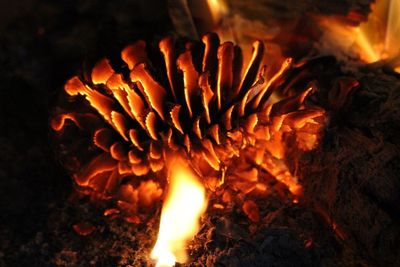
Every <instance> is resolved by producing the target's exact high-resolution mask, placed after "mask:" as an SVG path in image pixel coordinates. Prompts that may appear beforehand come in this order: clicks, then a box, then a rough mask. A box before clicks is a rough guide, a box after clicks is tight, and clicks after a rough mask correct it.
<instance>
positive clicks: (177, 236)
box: [151, 159, 206, 267]
mask: <svg viewBox="0 0 400 267" xmlns="http://www.w3.org/2000/svg"><path fill="white" fill-rule="evenodd" d="M170 170H171V173H170V176H171V177H170V184H169V190H168V195H167V198H166V200H165V202H164V206H163V209H162V214H161V221H160V229H159V233H158V238H157V242H156V244H155V246H154V248H153V251H152V253H151V257H152V259H154V260H156V261H157V264H156V266H158V267H161V266H174V265H175V262H186V261H187V255H186V251H185V247H186V244H187V242H188V241H189V240H190V238H192V237H193V236H194V235H195V234H196V233H197V231H198V230H199V222H198V221H199V218H200V216H201V214H203V213H204V211H205V209H206V197H205V188H204V186H203V185H202V183H201V182H200V181H199V180H198V178H197V176H196V175H195V174H194V173H193V171H191V170H190V168H189V167H188V166H187V164H186V163H185V162H184V161H183V160H181V159H177V160H175V161H174V163H173V164H172V165H171V168H170Z"/></svg>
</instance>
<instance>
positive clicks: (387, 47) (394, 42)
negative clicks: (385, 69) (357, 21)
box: [356, 0, 400, 71]
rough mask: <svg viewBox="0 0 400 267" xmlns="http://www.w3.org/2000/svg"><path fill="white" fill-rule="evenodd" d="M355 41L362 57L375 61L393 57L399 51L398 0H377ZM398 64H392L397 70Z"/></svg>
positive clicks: (399, 24)
mask: <svg viewBox="0 0 400 267" xmlns="http://www.w3.org/2000/svg"><path fill="white" fill-rule="evenodd" d="M358 30H359V31H358V35H357V40H356V43H357V44H358V46H359V47H360V48H361V49H362V56H363V59H364V60H365V61H367V62H370V63H372V62H376V61H378V60H382V59H393V58H395V57H396V56H398V55H399V53H400V46H399V43H400V0H378V1H377V2H376V4H375V5H374V6H372V13H371V14H370V15H369V17H368V21H367V22H365V23H362V24H361V25H360V27H359V29H358ZM399 67H400V66H399V65H395V66H393V68H394V69H395V70H396V71H397V70H398V69H399Z"/></svg>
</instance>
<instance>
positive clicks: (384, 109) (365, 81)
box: [300, 63, 400, 266]
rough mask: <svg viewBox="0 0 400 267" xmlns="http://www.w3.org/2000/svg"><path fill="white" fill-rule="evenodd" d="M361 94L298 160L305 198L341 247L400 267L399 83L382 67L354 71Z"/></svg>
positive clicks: (355, 94) (380, 263)
mask: <svg viewBox="0 0 400 267" xmlns="http://www.w3.org/2000/svg"><path fill="white" fill-rule="evenodd" d="M356 75H358V76H359V77H358V79H359V81H360V88H359V89H358V90H357V91H356V92H355V93H354V95H353V100H352V102H351V105H349V106H348V107H347V109H346V110H345V111H344V112H343V113H342V114H338V116H340V117H339V118H336V120H335V121H336V122H335V123H333V124H331V125H330V127H329V128H328V129H327V131H326V140H325V142H324V146H322V147H321V148H320V149H319V150H318V151H317V152H316V156H315V157H313V158H312V159H311V158H307V159H306V158H303V160H301V162H302V163H301V164H300V166H302V167H301V170H300V172H301V173H302V176H303V177H304V186H305V195H307V196H308V197H309V198H310V199H311V203H312V204H313V205H314V206H315V207H318V209H319V210H324V211H323V212H321V214H322V216H324V217H325V218H326V219H327V220H328V221H330V223H331V224H333V223H334V224H335V225H334V227H338V228H340V229H341V231H342V232H341V235H342V237H341V238H343V241H342V242H343V243H344V244H346V245H347V246H349V247H352V248H353V249H355V250H357V251H358V253H360V254H363V255H364V257H366V258H370V259H371V262H374V264H377V265H379V266H384V265H390V266H395V265H396V266H397V265H399V264H400V257H399V255H400V254H399V248H400V246H399V244H400V217H399V211H400V209H399V207H400V205H399V204H400V178H399V173H400V167H399V166H400V79H399V76H398V75H396V74H394V73H390V71H387V70H385V66H384V65H383V64H382V63H378V64H375V65H371V66H367V67H363V68H360V69H359V70H358V73H357V74H356Z"/></svg>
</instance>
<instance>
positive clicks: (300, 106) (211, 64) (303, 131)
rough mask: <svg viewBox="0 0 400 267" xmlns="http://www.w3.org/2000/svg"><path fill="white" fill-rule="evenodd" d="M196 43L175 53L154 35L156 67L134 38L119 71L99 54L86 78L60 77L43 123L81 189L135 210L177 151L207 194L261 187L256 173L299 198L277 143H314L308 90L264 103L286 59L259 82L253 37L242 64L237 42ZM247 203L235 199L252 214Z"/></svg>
mask: <svg viewBox="0 0 400 267" xmlns="http://www.w3.org/2000/svg"><path fill="white" fill-rule="evenodd" d="M202 41H203V44H202V46H201V48H200V49H199V48H198V47H200V45H199V44H188V45H186V50H185V51H183V52H181V53H180V52H179V51H178V49H177V48H175V43H174V40H173V39H172V38H170V37H168V38H165V39H163V40H161V41H160V43H159V51H160V52H161V53H160V54H161V55H162V56H163V58H164V61H163V63H162V64H160V63H156V62H159V61H151V60H150V58H149V57H148V56H147V54H146V45H145V43H144V42H143V41H138V42H136V43H134V44H133V45H130V46H128V47H127V48H125V49H124V50H123V51H122V54H121V57H122V59H123V60H124V61H125V62H126V64H127V66H128V68H129V70H130V74H129V75H124V74H122V73H118V72H116V71H114V69H113V67H112V66H111V64H110V62H109V61H108V60H106V59H104V60H101V61H100V62H99V63H98V64H96V65H95V67H94V68H93V70H92V72H91V75H90V78H89V79H82V78H79V77H78V76H75V77H73V78H71V79H70V80H69V81H68V82H67V83H66V85H65V88H64V89H65V92H66V93H67V96H68V99H69V100H70V103H69V105H68V106H67V107H64V108H60V109H59V110H58V111H57V112H56V115H54V117H53V119H52V121H51V126H52V128H53V129H54V131H56V132H57V135H58V137H59V144H60V146H59V148H60V151H61V155H64V157H63V158H64V159H66V160H65V164H66V165H67V166H68V167H69V169H71V170H72V171H73V177H74V180H75V182H76V183H77V185H78V186H80V187H82V188H83V189H85V190H84V191H85V192H86V193H88V194H89V195H91V196H92V197H96V198H99V197H100V198H102V199H110V198H111V199H113V200H114V201H116V202H117V203H118V206H119V208H120V209H121V210H123V211H125V212H127V213H128V214H140V213H141V211H143V209H144V208H148V207H150V206H151V205H152V204H153V203H154V202H155V201H157V200H159V199H160V198H161V196H162V192H163V188H164V186H165V184H166V177H167V175H166V172H164V169H165V166H168V164H166V163H167V162H169V160H170V158H171V157H172V156H173V155H176V154H179V155H180V156H183V157H184V158H186V160H187V161H188V162H189V164H190V166H191V167H192V168H193V170H194V171H195V172H196V173H197V174H198V175H199V176H200V177H202V179H203V181H204V184H205V185H206V186H207V187H208V189H211V190H215V189H216V188H217V187H218V186H221V185H223V184H226V183H229V184H230V185H232V186H233V188H234V189H235V190H239V191H242V192H250V191H252V190H254V189H255V188H258V189H259V188H265V185H264V186H263V182H262V181H259V179H258V173H259V172H265V171H266V172H268V173H270V174H271V175H272V176H273V177H275V179H277V180H278V181H280V182H282V183H283V184H285V185H286V186H287V187H288V189H289V190H290V191H291V192H292V193H293V194H295V195H298V194H300V192H301V186H300V184H299V182H298V181H297V178H296V177H295V175H293V174H291V173H290V172H289V170H288V168H287V167H286V165H285V158H286V148H285V139H286V138H287V137H288V136H292V137H295V140H296V145H297V146H298V147H299V148H300V150H303V151H307V150H311V149H312V148H314V146H315V145H316V144H317V142H318V139H319V132H320V129H321V128H322V126H323V125H324V110H322V109H321V108H317V107H310V106H308V105H307V104H306V103H305V100H306V98H307V96H308V95H310V94H311V93H312V91H313V90H312V88H305V90H304V91H302V92H300V93H299V94H298V95H293V96H290V97H283V98H282V99H281V100H280V101H278V102H277V103H273V102H272V101H271V100H270V96H271V94H273V92H274V91H275V90H276V89H277V87H278V86H279V85H280V84H282V81H283V79H290V76H289V77H286V76H287V75H285V74H286V72H287V70H288V69H290V68H292V65H291V60H290V59H288V60H286V61H285V63H284V65H283V66H282V68H281V70H280V71H279V72H278V73H276V75H275V76H273V77H272V78H268V77H266V76H265V66H260V64H261V58H262V56H263V53H264V46H263V43H262V42H258V41H257V42H255V43H254V46H253V55H252V57H251V60H250V62H247V63H245V65H244V67H243V66H242V55H241V50H240V48H239V47H237V46H235V45H234V44H232V43H230V42H226V43H223V44H220V42H219V38H218V36H217V35H216V34H209V35H206V36H204V37H203V39H202ZM199 58H201V60H198V59H199ZM242 67H243V69H242ZM84 77H86V76H84ZM238 163H240V165H239V166H238V165H237V164H238ZM248 203H252V202H248ZM254 205H255V204H254ZM254 205H253V204H251V205H250V204H246V205H245V207H246V212H247V213H249V214H251V217H252V218H253V220H254V219H255V218H256V215H255V214H254V213H253V212H250V211H249V209H250V208H251V209H253V206H254Z"/></svg>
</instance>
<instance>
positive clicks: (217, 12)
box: [207, 0, 229, 23]
mask: <svg viewBox="0 0 400 267" xmlns="http://www.w3.org/2000/svg"><path fill="white" fill-rule="evenodd" d="M207 4H208V7H209V8H210V12H211V15H212V17H213V20H214V23H218V22H219V21H220V20H221V19H222V18H223V17H224V16H225V15H227V14H228V12H229V10H228V6H227V5H226V3H225V2H224V1H223V0H207Z"/></svg>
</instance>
